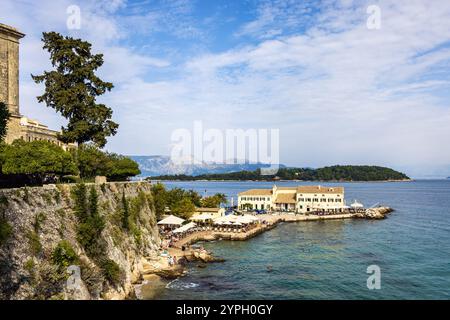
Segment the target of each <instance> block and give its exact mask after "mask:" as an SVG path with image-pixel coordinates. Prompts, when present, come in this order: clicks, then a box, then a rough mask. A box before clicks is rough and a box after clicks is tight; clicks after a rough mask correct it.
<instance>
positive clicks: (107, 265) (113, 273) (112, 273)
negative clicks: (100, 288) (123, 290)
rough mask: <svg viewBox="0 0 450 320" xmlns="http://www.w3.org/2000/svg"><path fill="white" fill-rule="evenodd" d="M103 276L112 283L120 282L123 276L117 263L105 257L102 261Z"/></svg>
mask: <svg viewBox="0 0 450 320" xmlns="http://www.w3.org/2000/svg"><path fill="white" fill-rule="evenodd" d="M100 268H101V269H102V272H103V276H104V277H105V278H106V280H108V281H109V282H111V283H112V284H118V283H119V282H120V278H121V277H122V271H121V270H120V267H119V265H118V264H117V263H115V262H114V261H113V260H111V259H103V260H102V261H101V263H100Z"/></svg>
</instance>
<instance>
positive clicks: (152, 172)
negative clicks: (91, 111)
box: [130, 156, 285, 177]
mask: <svg viewBox="0 0 450 320" xmlns="http://www.w3.org/2000/svg"><path fill="white" fill-rule="evenodd" d="M130 158H132V159H133V160H134V161H136V162H137V163H138V164H139V168H140V169H141V176H144V177H148V176H159V175H174V174H186V175H193V176H196V175H200V174H211V173H229V172H236V171H243V170H248V171H253V170H256V169H259V168H267V167H270V165H268V164H263V163H252V164H250V163H245V164H215V163H206V162H203V163H201V164H177V163H174V162H173V161H171V159H170V157H169V156H130ZM234 162H236V161H234ZM280 167H281V168H284V167H285V166H284V165H280Z"/></svg>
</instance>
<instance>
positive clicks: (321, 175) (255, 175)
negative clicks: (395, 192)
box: [148, 165, 409, 181]
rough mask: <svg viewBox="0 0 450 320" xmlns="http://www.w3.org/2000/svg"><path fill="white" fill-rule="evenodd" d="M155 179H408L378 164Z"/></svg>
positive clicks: (157, 178)
mask: <svg viewBox="0 0 450 320" xmlns="http://www.w3.org/2000/svg"><path fill="white" fill-rule="evenodd" d="M148 179H155V180H182V181H189V180H255V181H268V180H277V179H280V180H302V181H388V180H409V177H408V176H407V175H405V174H403V173H401V172H398V171H395V170H393V169H390V168H386V167H379V166H339V165H337V166H331V167H324V168H319V169H310V168H280V169H279V170H278V172H277V174H276V175H261V171H260V170H259V169H258V170H255V171H239V172H231V173H222V174H203V175H198V176H188V175H163V176H157V177H149V178H148Z"/></svg>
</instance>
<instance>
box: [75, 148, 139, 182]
mask: <svg viewBox="0 0 450 320" xmlns="http://www.w3.org/2000/svg"><path fill="white" fill-rule="evenodd" d="M73 157H74V158H75V159H76V162H77V166H78V169H79V170H80V176H81V178H83V179H92V178H94V177H95V176H106V177H108V178H109V180H114V181H120V180H126V179H127V178H128V177H132V176H136V175H138V174H140V173H141V171H140V170H139V166H138V164H137V163H136V162H135V161H133V160H132V159H130V158H128V157H125V156H121V155H118V154H115V153H108V152H103V151H102V150H100V149H99V148H97V147H96V146H94V145H92V144H85V145H82V146H80V147H79V148H78V149H77V150H76V151H74V152H73Z"/></svg>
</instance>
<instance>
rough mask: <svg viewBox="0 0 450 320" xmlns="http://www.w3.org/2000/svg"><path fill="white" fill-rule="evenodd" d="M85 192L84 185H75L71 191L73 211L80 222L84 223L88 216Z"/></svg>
mask: <svg viewBox="0 0 450 320" xmlns="http://www.w3.org/2000/svg"><path fill="white" fill-rule="evenodd" d="M86 190H87V189H86V185H85V184H84V183H80V184H77V185H76V186H75V187H74V188H73V189H72V197H73V200H74V202H75V205H74V211H75V214H76V216H77V218H78V219H79V220H80V221H82V222H84V221H86V220H87V218H88V215H89V206H88V200H87V195H86V192H87V191H86Z"/></svg>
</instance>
